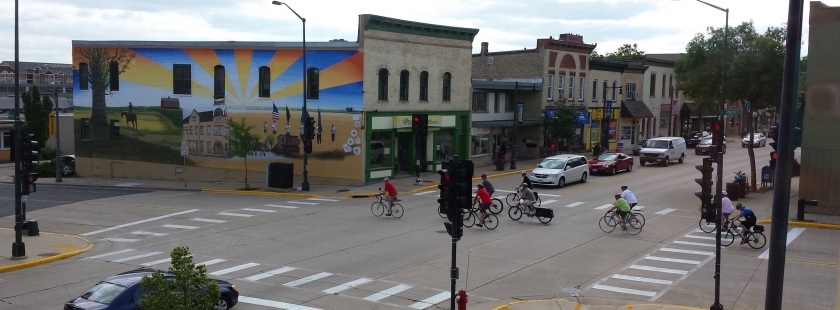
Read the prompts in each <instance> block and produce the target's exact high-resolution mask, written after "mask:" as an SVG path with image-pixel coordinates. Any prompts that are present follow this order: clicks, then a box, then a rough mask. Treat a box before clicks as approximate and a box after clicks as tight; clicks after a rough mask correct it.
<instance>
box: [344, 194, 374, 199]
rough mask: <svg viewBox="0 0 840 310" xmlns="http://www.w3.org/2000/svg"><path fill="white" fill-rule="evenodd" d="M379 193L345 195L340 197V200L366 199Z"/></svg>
mask: <svg viewBox="0 0 840 310" xmlns="http://www.w3.org/2000/svg"><path fill="white" fill-rule="evenodd" d="M376 195H379V193H366V194H347V195H344V196H341V198H368V197H376Z"/></svg>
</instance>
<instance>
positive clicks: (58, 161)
mask: <svg viewBox="0 0 840 310" xmlns="http://www.w3.org/2000/svg"><path fill="white" fill-rule="evenodd" d="M44 68H47V70H49V69H50V65H48V64H44ZM51 84H52V86H53V98H54V99H55V182H56V183H61V182H62V181H61V138H60V137H61V135H59V129H58V128H59V126H58V119H59V117H58V116H59V114H60V113H61V108H60V107H59V106H58V89H57V88H56V87H55V74H53V82H51Z"/></svg>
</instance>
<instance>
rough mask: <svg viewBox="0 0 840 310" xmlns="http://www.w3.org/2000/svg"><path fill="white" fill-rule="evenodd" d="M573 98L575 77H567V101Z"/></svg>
mask: <svg viewBox="0 0 840 310" xmlns="http://www.w3.org/2000/svg"><path fill="white" fill-rule="evenodd" d="M574 100H575V77H574V76H570V77H569V101H574Z"/></svg>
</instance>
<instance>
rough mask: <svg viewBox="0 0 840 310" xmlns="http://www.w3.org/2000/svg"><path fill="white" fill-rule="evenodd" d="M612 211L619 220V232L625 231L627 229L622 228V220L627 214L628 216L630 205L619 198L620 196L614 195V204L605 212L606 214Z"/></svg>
mask: <svg viewBox="0 0 840 310" xmlns="http://www.w3.org/2000/svg"><path fill="white" fill-rule="evenodd" d="M615 209H618V210H615ZM612 210H615V214H617V215H618V217H619V218H620V222H619V223H620V224H621V230H627V228H626V227H625V226H624V218H625V217H626V216H627V214H630V204H629V203H627V200H626V199H624V198H621V194H615V204H614V205H613V206H612V208H610V209H609V210H607V212H610V211H612Z"/></svg>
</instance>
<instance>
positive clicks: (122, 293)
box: [64, 269, 239, 310]
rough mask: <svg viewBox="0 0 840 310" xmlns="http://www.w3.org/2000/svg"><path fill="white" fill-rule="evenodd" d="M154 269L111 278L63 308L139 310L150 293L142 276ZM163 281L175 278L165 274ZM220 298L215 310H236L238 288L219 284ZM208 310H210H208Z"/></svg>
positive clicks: (77, 309) (222, 283) (76, 309)
mask: <svg viewBox="0 0 840 310" xmlns="http://www.w3.org/2000/svg"><path fill="white" fill-rule="evenodd" d="M152 273H154V270H152V269H137V270H133V271H128V272H124V273H121V274H118V275H115V276H111V277H109V278H107V279H105V280H104V281H102V282H99V283H97V284H96V285H94V286H93V287H91V288H90V289H89V290H87V292H85V293H84V294H82V296H79V297H78V298H76V299H73V300H71V301H70V302H68V303H66V304H64V310H94V309H95V310H135V309H140V308H138V307H139V304H140V298H141V297H142V296H143V295H145V294H146V293H147V292H146V291H144V290H143V288H142V287H140V279H142V278H143V276H151V275H152ZM163 275H164V278H173V277H174V276H173V275H171V274H168V273H164V274H163ZM216 283H217V284H218V285H219V292H221V298H220V300H219V302H218V303H216V305H215V306H214V307H213V309H214V310H216V309H218V310H227V309H230V308H233V306H234V305H236V303H237V301H239V292H237V291H236V286H234V285H233V284H230V283H229V282H227V281H222V280H216ZM208 310H209V309H208Z"/></svg>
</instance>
